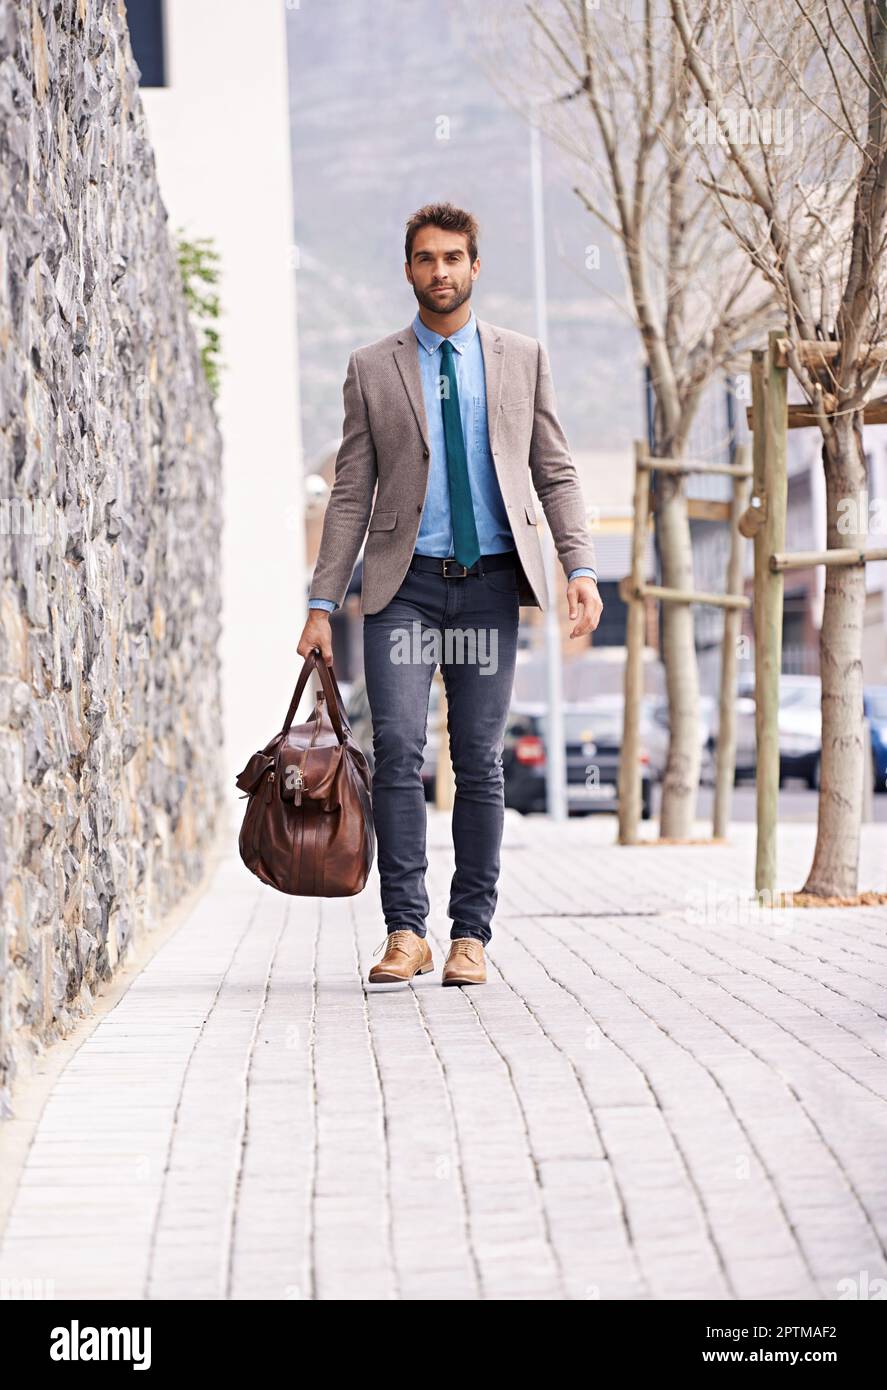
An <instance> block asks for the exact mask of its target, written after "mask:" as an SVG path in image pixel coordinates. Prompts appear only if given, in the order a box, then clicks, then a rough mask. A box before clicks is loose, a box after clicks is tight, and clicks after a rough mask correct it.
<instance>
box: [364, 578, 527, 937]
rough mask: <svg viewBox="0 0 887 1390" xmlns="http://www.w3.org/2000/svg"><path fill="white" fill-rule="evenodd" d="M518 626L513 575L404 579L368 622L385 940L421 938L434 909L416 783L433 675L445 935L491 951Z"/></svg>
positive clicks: (421, 795) (366, 652)
mask: <svg viewBox="0 0 887 1390" xmlns="http://www.w3.org/2000/svg"><path fill="white" fill-rule="evenodd" d="M519 615H520V606H519V603H518V584H517V570H516V569H514V568H509V569H500V570H495V571H492V572H487V573H486V574H484V575H483V576H476V575H467V576H466V577H465V578H463V579H444V577H443V575H442V574H429V573H417V572H415V571H412V570H408V571H407V575H406V578H405V579H404V581H403V583H402V584H401V586H400V588H399V589H398V591H397V593H396V594H395V596H394V598H393V599H392V600H391V602H390V603H388V604H386V606H385V607H384V608H383V609H382V610H381V612H379V613H368V614H365V615H364V620H363V647H364V668H365V672H366V686H367V698H368V700H369V704H370V711H371V713H372V719H373V755H374V759H375V771H374V773H373V817H374V820H375V825H376V842H377V862H378V865H379V877H380V880H381V889H382V912H383V914H384V917H385V925H386V929H387V931H389V932H392V931H397V930H399V929H401V928H409V929H410V930H412V931H414V932H418V934H419V935H420V936H424V935H425V931H426V927H425V921H426V918H427V916H428V912H429V908H430V904H429V901H428V892H427V890H426V887H425V872H426V870H427V868H428V858H427V852H426V829H427V825H426V816H425V795H424V791H423V787H422V777H421V772H422V763H423V761H424V750H425V741H426V731H427V723H428V700H429V693H430V689H431V681H432V678H433V676H434V672H435V670H436V668H437V666H438V665H440V668H441V672H442V675H443V680H444V686H445V689H446V694H447V723H448V728H449V737H450V753H451V756H452V760H453V771H454V773H455V782H456V794H455V803H454V807H453V848H454V850H455V858H456V871H455V873H454V875H453V879H452V883H451V885H450V900H449V908H448V916H449V917H451V918H452V928H451V931H450V936H451V937H452V938H453V939H455V938H456V937H460V936H474V937H477V938H478V939H479V940H481V941H483V942H484V943H485V944H486V943H487V942H488V941H489V940H490V937H491V935H492V931H491V922H492V919H493V913H494V911H495V908H496V901H497V897H498V892H497V884H498V880H499V853H500V847H501V843H502V823H503V807H504V782H503V776H502V740H503V736H504V733H505V725H506V722H507V718H508V709H509V706H510V703H511V693H512V687H513V684H514V666H515V657H516V653H517V629H518V619H519Z"/></svg>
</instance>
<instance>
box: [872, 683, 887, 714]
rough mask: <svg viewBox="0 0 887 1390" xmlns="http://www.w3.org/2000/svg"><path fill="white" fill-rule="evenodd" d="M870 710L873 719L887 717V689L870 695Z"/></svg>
mask: <svg viewBox="0 0 887 1390" xmlns="http://www.w3.org/2000/svg"><path fill="white" fill-rule="evenodd" d="M869 710H870V711H871V715H872V718H873V719H887V690H885V691H883V692H880V691H879V693H878V694H877V695H870V696H869Z"/></svg>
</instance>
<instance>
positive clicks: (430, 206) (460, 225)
mask: <svg viewBox="0 0 887 1390" xmlns="http://www.w3.org/2000/svg"><path fill="white" fill-rule="evenodd" d="M422 227H440V229H441V231H443V232H462V234H463V235H464V236H466V237H467V238H468V259H469V260H470V261H471V263H472V265H473V264H474V262H475V261H476V260H477V238H478V227H477V222H476V221H475V219H474V217H473V216H472V215H471V213H470V212H464V211H463V210H462V208H455V207H453V204H452V203H426V204H425V206H424V208H419V211H418V212H414V213H413V215H412V217H411V218H410V219H409V221H408V222H407V239H406V246H405V248H404V249H405V251H406V258H407V265H409V264H410V261H411V260H412V258H413V240H414V238H415V235H416V233H417V232H418V231H419V230H420V228H422Z"/></svg>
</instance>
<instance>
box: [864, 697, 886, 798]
mask: <svg viewBox="0 0 887 1390" xmlns="http://www.w3.org/2000/svg"><path fill="white" fill-rule="evenodd" d="M862 700H863V709H864V710H865V716H866V719H868V721H869V725H870V727H871V731H872V762H873V763H874V765H875V791H876V792H887V685H870V686H866V688H865V690H864V691H863V697H862Z"/></svg>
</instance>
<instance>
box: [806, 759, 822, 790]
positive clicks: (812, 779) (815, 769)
mask: <svg viewBox="0 0 887 1390" xmlns="http://www.w3.org/2000/svg"><path fill="white" fill-rule="evenodd" d="M819 763H820V759H819V758H817V759H816V761H815V762H814V764H813V766H812V767H811V769H810V771H809V772H808V774H807V786H808V787H809V788H810V790H811V791H812V792H818V791H819Z"/></svg>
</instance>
